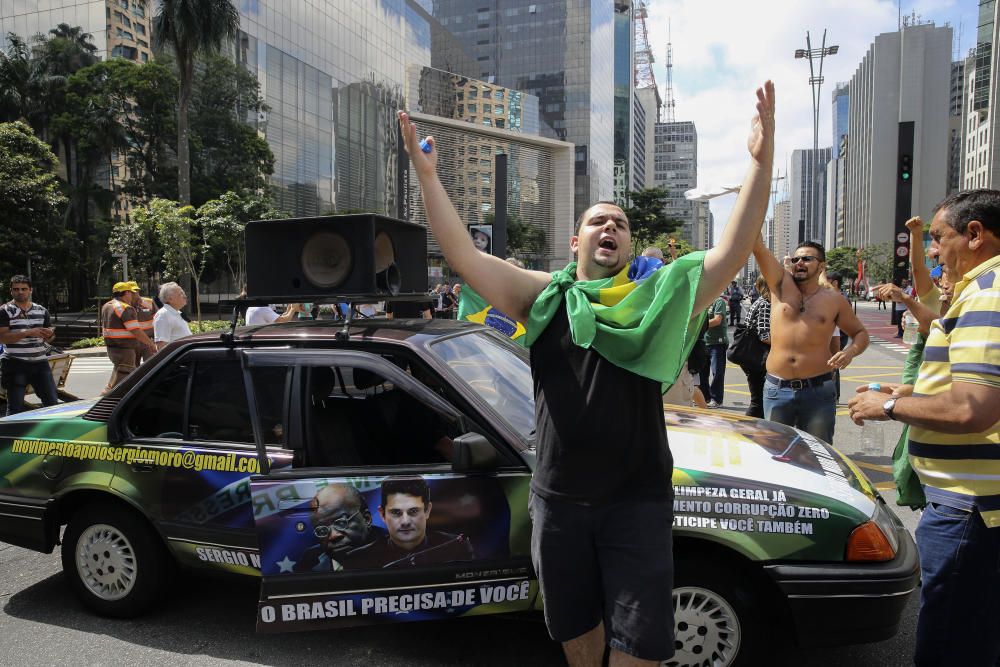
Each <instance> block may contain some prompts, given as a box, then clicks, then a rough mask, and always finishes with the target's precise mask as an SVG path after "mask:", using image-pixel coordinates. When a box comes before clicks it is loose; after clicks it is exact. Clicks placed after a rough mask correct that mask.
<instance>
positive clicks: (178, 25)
mask: <svg viewBox="0 0 1000 667" xmlns="http://www.w3.org/2000/svg"><path fill="white" fill-rule="evenodd" d="M239 28H240V14H239V11H238V10H237V9H236V7H235V6H234V5H233V3H232V0H160V4H159V12H158V13H157V14H156V16H155V17H154V18H153V39H154V44H155V45H156V46H157V47H158V48H162V47H164V46H168V45H169V46H170V47H171V48H172V50H173V52H174V56H175V57H176V58H177V69H178V71H179V73H180V76H179V77H178V78H179V83H180V85H179V94H178V98H177V191H178V197H179V199H180V201H181V202H182V203H184V204H190V203H191V154H190V144H189V140H190V138H189V136H188V135H189V129H188V109H189V107H190V105H191V91H192V88H193V84H194V78H195V77H194V64H195V56H196V55H197V54H199V53H215V52H217V51H219V49H220V48H221V47H222V45H223V43H224V42H226V41H227V40H230V39H235V38H236V36H237V34H238V32H239Z"/></svg>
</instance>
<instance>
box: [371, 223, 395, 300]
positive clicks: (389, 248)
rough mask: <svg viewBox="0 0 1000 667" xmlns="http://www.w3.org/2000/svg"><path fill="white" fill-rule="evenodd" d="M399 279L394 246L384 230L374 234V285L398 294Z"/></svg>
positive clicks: (381, 290)
mask: <svg viewBox="0 0 1000 667" xmlns="http://www.w3.org/2000/svg"><path fill="white" fill-rule="evenodd" d="M400 285H401V280H400V276H399V269H398V268H397V267H396V248H395V246H393V245H392V238H391V237H390V236H389V235H388V234H387V233H385V232H384V231H382V232H379V233H378V234H376V235H375V287H376V289H378V291H380V292H388V293H389V294H399V287H400Z"/></svg>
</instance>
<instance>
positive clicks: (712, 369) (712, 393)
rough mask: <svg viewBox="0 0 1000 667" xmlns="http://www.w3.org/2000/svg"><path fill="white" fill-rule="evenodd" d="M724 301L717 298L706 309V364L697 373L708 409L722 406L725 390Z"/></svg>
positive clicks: (725, 337)
mask: <svg viewBox="0 0 1000 667" xmlns="http://www.w3.org/2000/svg"><path fill="white" fill-rule="evenodd" d="M726 310H727V306H726V300H725V299H724V298H723V297H721V296H720V297H719V298H717V299H716V300H715V301H714V302H713V303H712V305H711V306H710V307H709V309H708V330H707V331H706V332H705V337H704V338H703V341H704V343H705V347H706V348H707V349H708V363H706V364H705V365H703V366H702V367H701V370H700V371H699V374H698V375H699V384H700V386H701V393H702V394H703V395H704V396H705V398H707V399H708V407H710V408H717V407H719V406H720V405H722V396H723V392H725V390H726V348H727V347H728V346H729V335H728V334H727V333H726Z"/></svg>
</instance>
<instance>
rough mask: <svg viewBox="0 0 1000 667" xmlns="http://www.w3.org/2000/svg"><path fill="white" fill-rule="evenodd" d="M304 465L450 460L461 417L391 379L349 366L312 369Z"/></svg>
mask: <svg viewBox="0 0 1000 667" xmlns="http://www.w3.org/2000/svg"><path fill="white" fill-rule="evenodd" d="M307 370H308V373H307V377H306V380H307V382H308V394H307V396H308V401H309V404H308V406H307V410H306V457H305V465H307V466H314V467H335V466H392V465H415V464H417V465H419V464H442V463H447V462H448V461H450V460H451V443H452V440H453V439H454V438H455V437H457V436H458V435H460V429H459V424H458V422H457V420H455V419H451V418H448V417H446V416H444V415H441V414H439V413H438V412H437V411H435V410H433V409H432V408H431V407H430V406H429V405H427V404H426V403H424V402H423V401H422V400H420V398H419V397H418V396H415V395H413V394H411V393H410V392H408V391H406V390H405V389H403V388H402V387H398V386H394V385H393V384H392V383H391V382H390V381H389V380H388V379H387V378H385V377H384V376H381V375H379V374H378V373H376V372H373V371H369V370H367V369H364V368H352V367H349V366H336V367H313V368H309V369H307Z"/></svg>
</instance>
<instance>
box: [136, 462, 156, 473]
mask: <svg viewBox="0 0 1000 667" xmlns="http://www.w3.org/2000/svg"><path fill="white" fill-rule="evenodd" d="M155 468H156V462H155V461H153V459H132V471H133V472H153V470H154V469H155Z"/></svg>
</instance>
